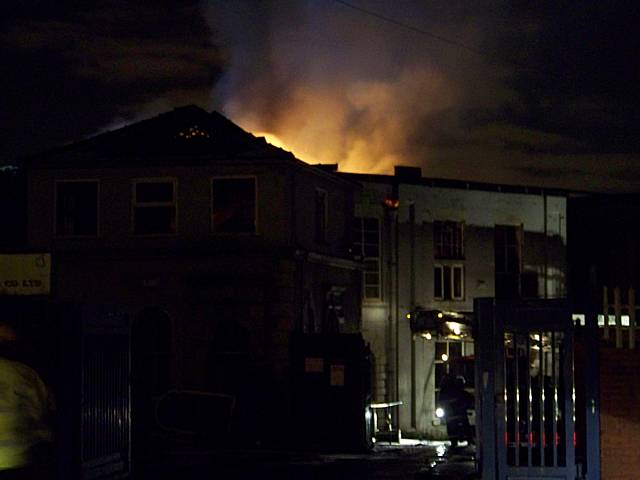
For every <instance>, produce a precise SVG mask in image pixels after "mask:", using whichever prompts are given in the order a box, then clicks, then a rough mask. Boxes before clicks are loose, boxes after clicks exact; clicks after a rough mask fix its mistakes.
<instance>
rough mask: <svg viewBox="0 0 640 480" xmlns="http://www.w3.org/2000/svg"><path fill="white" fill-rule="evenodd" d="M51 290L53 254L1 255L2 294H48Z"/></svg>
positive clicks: (0, 289) (0, 288)
mask: <svg viewBox="0 0 640 480" xmlns="http://www.w3.org/2000/svg"><path fill="white" fill-rule="evenodd" d="M50 291H51V255H50V254H48V253H33V254H10V255H0V295H48V294H49V293H50Z"/></svg>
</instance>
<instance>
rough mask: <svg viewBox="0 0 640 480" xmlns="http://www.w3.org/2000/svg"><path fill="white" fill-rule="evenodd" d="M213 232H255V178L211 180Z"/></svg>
mask: <svg viewBox="0 0 640 480" xmlns="http://www.w3.org/2000/svg"><path fill="white" fill-rule="evenodd" d="M211 199H212V209H211V228H212V230H213V232H214V233H255V232H256V180H255V178H215V179H213V180H212V182H211Z"/></svg>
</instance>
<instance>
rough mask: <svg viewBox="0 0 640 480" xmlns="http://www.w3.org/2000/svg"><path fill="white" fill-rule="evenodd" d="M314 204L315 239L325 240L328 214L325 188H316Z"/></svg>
mask: <svg viewBox="0 0 640 480" xmlns="http://www.w3.org/2000/svg"><path fill="white" fill-rule="evenodd" d="M314 204H315V229H316V240H317V241H318V242H326V241H327V223H328V215H329V205H328V195H327V191H326V190H322V189H320V188H316V194H315V201H314Z"/></svg>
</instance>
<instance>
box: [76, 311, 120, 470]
mask: <svg viewBox="0 0 640 480" xmlns="http://www.w3.org/2000/svg"><path fill="white" fill-rule="evenodd" d="M81 338H82V342H81V344H82V345H81V365H82V368H81V384H80V388H81V399H82V400H81V405H80V460H81V464H82V475H81V476H82V478H86V479H93V478H110V479H112V478H124V477H127V476H128V475H129V471H130V455H131V448H130V443H131V442H130V436H131V426H130V418H131V398H130V346H129V339H130V335H129V316H128V315H127V314H126V313H124V312H122V311H118V310H116V309H115V308H108V307H97V306H91V307H85V308H84V309H83V312H82V322H81Z"/></svg>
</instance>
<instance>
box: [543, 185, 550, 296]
mask: <svg viewBox="0 0 640 480" xmlns="http://www.w3.org/2000/svg"><path fill="white" fill-rule="evenodd" d="M542 201H543V206H544V207H543V212H544V298H549V292H548V288H549V287H548V286H547V283H548V282H547V275H548V269H549V251H548V242H549V241H548V239H547V193H546V192H545V191H544V190H543V191H542Z"/></svg>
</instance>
